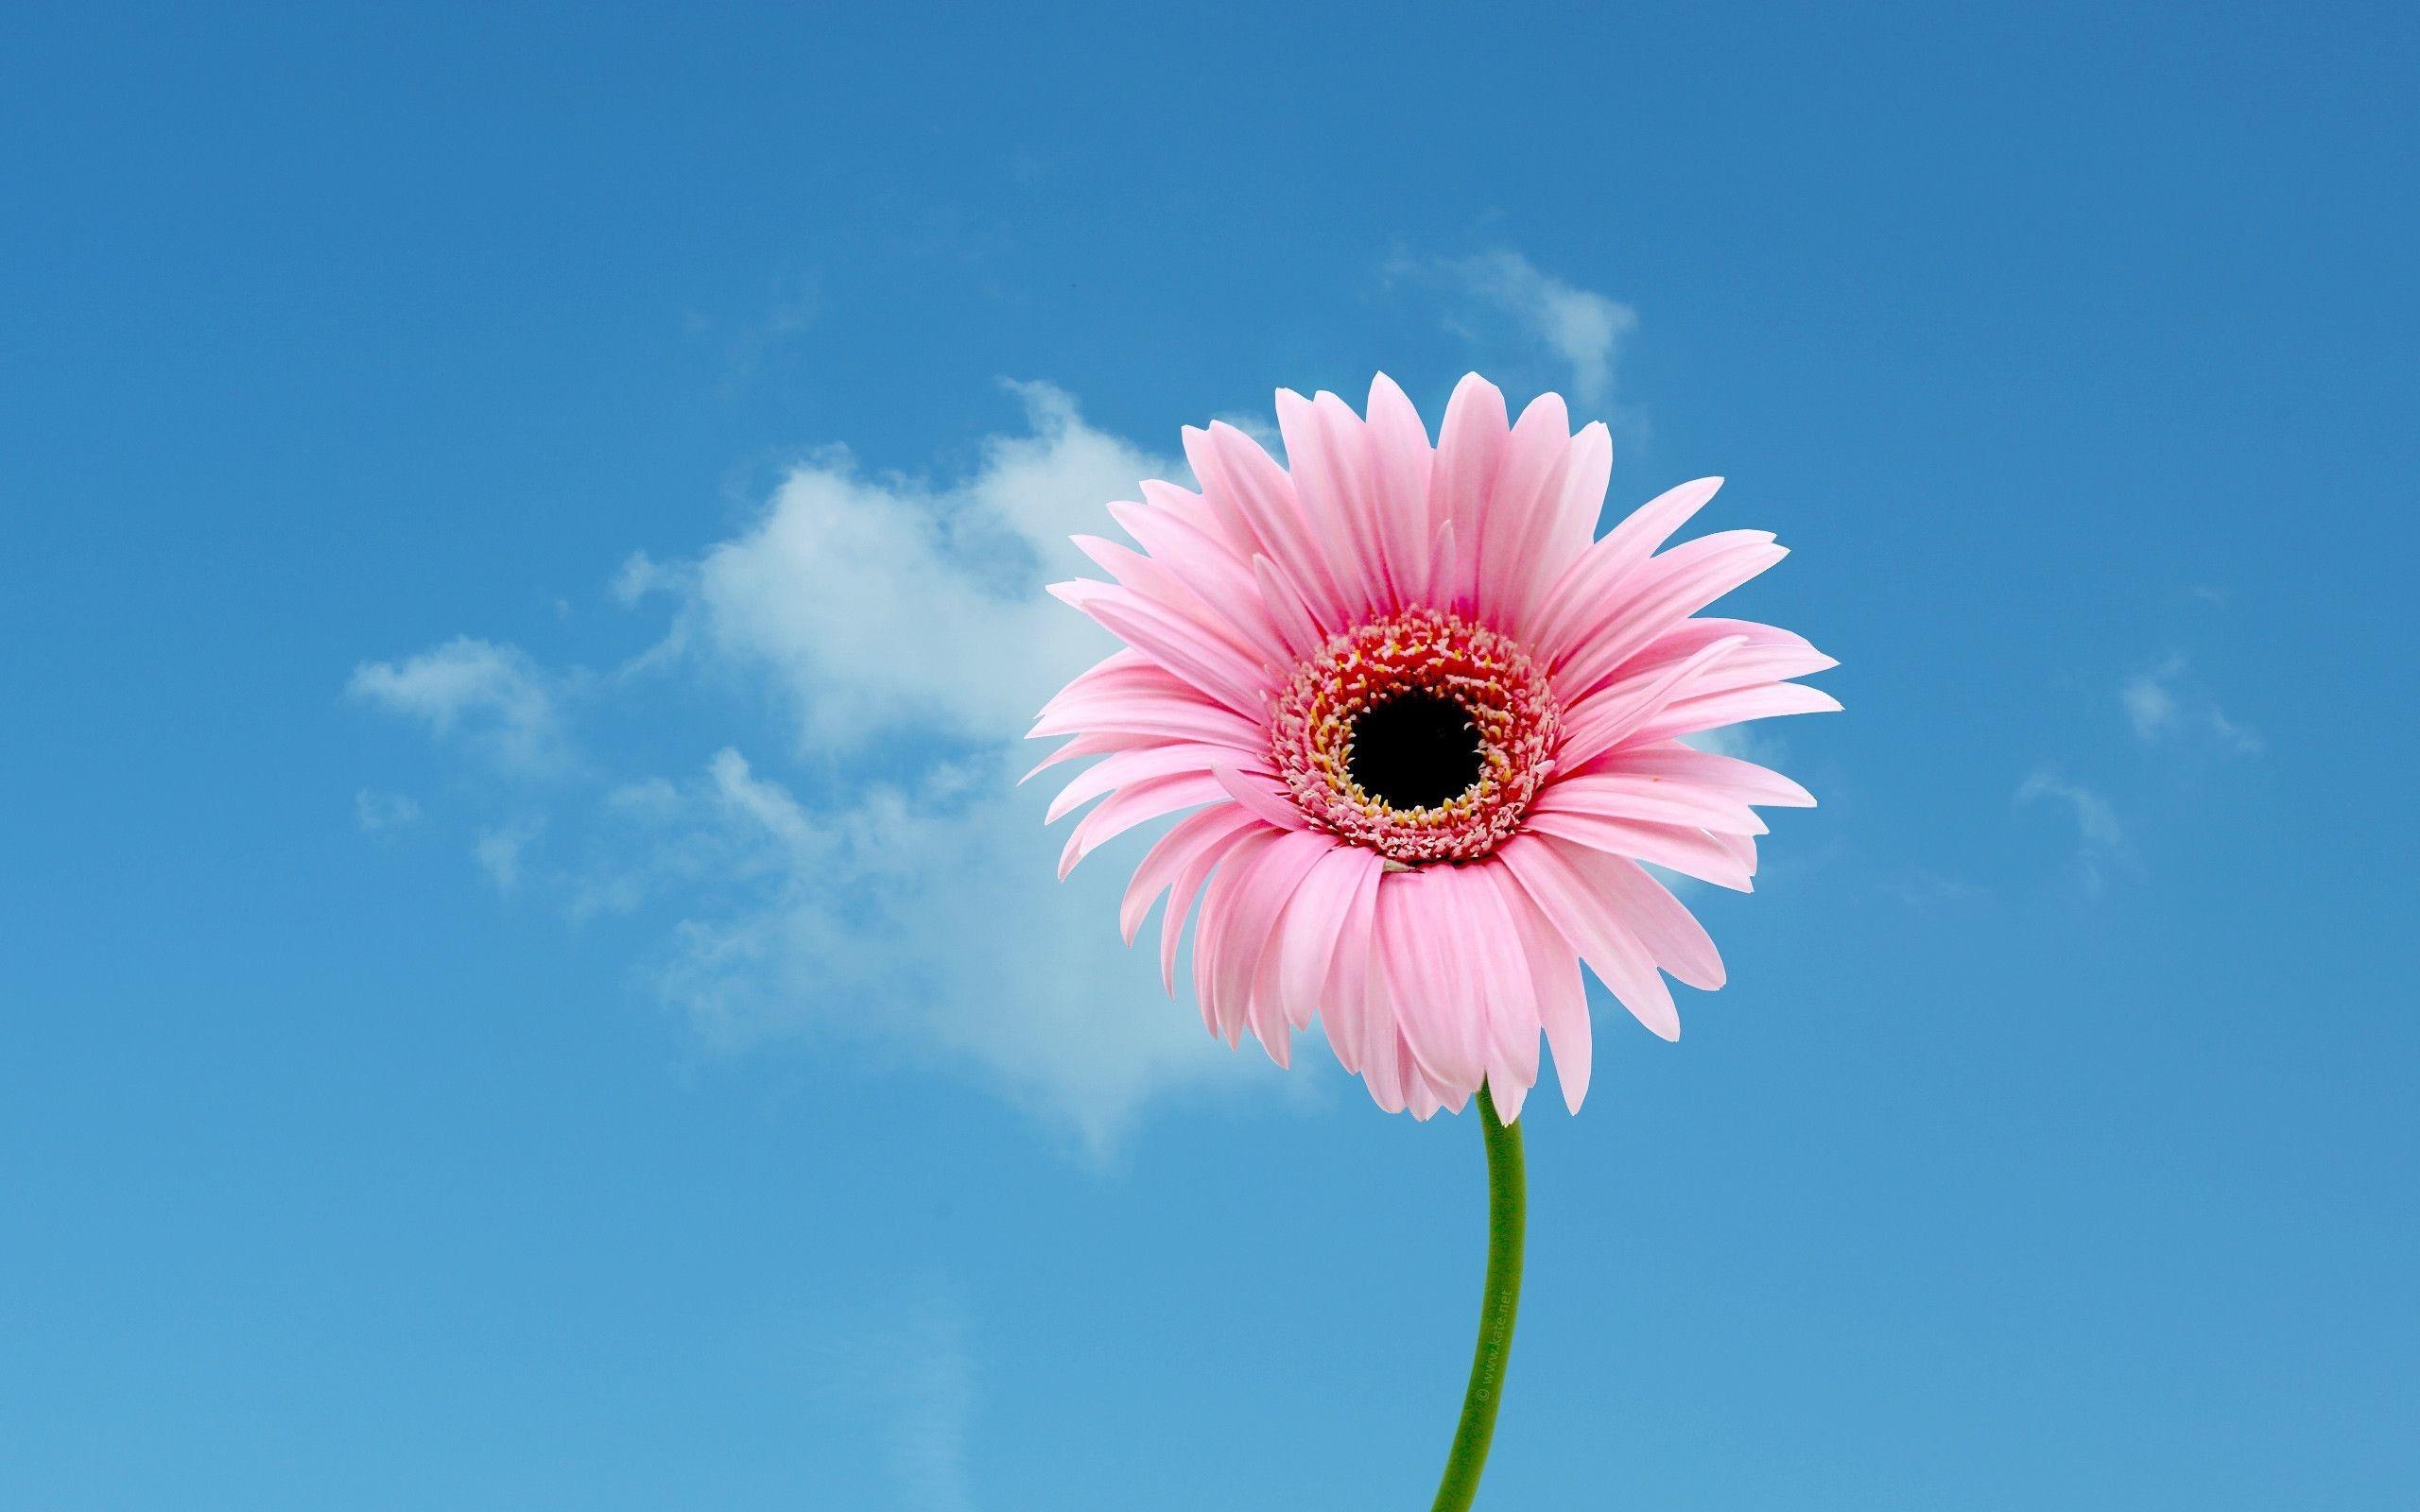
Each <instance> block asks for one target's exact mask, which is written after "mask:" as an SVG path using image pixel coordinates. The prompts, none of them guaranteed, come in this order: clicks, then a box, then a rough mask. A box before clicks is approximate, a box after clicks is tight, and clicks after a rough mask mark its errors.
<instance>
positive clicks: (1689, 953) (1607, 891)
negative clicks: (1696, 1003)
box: [1563, 846, 1723, 991]
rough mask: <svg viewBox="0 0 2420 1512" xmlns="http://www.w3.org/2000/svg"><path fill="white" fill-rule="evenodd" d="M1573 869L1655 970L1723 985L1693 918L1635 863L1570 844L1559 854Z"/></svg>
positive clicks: (1716, 955)
mask: <svg viewBox="0 0 2420 1512" xmlns="http://www.w3.org/2000/svg"><path fill="white" fill-rule="evenodd" d="M1563 856H1564V860H1565V861H1568V862H1569V863H1570V864H1571V868H1572V869H1573V870H1574V871H1576V872H1578V873H1579V874H1580V875H1581V876H1582V878H1584V879H1586V881H1587V883H1588V885H1589V886H1590V887H1591V888H1592V889H1593V890H1594V891H1595V892H1596V893H1597V894H1598V895H1599V897H1601V898H1602V899H1604V900H1605V903H1606V906H1607V907H1608V908H1609V909H1610V910H1611V911H1612V912H1614V913H1615V914H1616V915H1618V916H1619V918H1620V919H1621V920H1622V923H1623V924H1624V926H1625V927H1627V928H1628V929H1629V930H1630V932H1631V933H1632V934H1634V935H1636V936H1638V939H1639V943H1640V944H1642V945H1644V946H1646V947H1647V953H1648V954H1649V956H1650V957H1651V958H1652V959H1653V960H1654V962H1655V964H1656V965H1657V966H1660V967H1662V968H1663V969H1664V970H1665V971H1669V972H1671V973H1672V974H1673V975H1674V976H1675V977H1678V978H1679V979H1680V980H1682V981H1684V982H1686V983H1687V984H1688V985H1689V986H1691V987H1694V988H1703V989H1704V990H1706V991H1712V990H1713V989H1714V988H1719V987H1720V986H1721V985H1722V982H1723V971H1722V955H1721V953H1720V952H1719V951H1717V950H1716V949H1715V948H1714V939H1713V936H1709V935H1708V934H1706V932H1705V926H1704V925H1703V924H1701V923H1699V922H1698V920H1697V916H1696V915H1694V914H1692V913H1690V912H1689V911H1688V909H1687V908H1686V907H1685V906H1684V905H1683V904H1682V902H1681V900H1679V899H1678V898H1675V897H1673V896H1672V894H1671V892H1670V891H1669V890H1668V889H1667V888H1666V887H1665V885H1663V884H1662V883H1660V882H1657V881H1656V880H1655V879H1654V878H1653V877H1651V876H1649V875H1648V874H1647V870H1646V868H1643V867H1641V866H1640V865H1639V864H1638V863H1637V862H1635V861H1628V860H1624V859H1623V858H1622V857H1620V856H1610V855H1606V854H1605V853H1603V852H1602V851H1589V850H1584V849H1582V848H1580V847H1577V846H1574V847H1571V848H1569V849H1567V850H1565V851H1564V852H1563Z"/></svg>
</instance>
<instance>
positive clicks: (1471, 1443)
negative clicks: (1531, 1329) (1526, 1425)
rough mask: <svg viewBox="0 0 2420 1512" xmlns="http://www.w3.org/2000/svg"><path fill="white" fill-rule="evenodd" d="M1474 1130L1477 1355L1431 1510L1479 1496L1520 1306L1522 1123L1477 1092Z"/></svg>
mask: <svg viewBox="0 0 2420 1512" xmlns="http://www.w3.org/2000/svg"><path fill="white" fill-rule="evenodd" d="M1478 1119H1479V1131H1480V1132H1481V1133H1483V1134H1485V1135H1486V1136H1487V1285H1486V1291H1485V1294H1484V1295H1483V1296H1482V1297H1480V1299H1479V1309H1478V1355H1477V1357H1476V1358H1474V1359H1473V1360H1472V1361H1471V1383H1470V1385H1469V1387H1468V1388H1467V1389H1466V1390H1464V1391H1463V1393H1462V1420H1461V1422H1460V1423H1458V1424H1456V1425H1455V1428H1454V1447H1453V1448H1452V1449H1451V1450H1449V1451H1447V1452H1446V1454H1445V1478H1444V1480H1443V1482H1442V1483H1440V1484H1439V1486H1438V1487H1437V1503H1436V1505H1435V1507H1434V1508H1433V1509H1432V1512H1468V1509H1469V1507H1470V1504H1471V1501H1472V1499H1473V1498H1475V1497H1477V1496H1478V1477H1479V1472H1480V1471H1481V1470H1483V1469H1486V1468H1487V1446H1488V1444H1489V1443H1490V1442H1491V1441H1492V1440H1493V1439H1494V1438H1495V1406H1496V1403H1497V1402H1499V1401H1501V1400H1503V1398H1504V1366H1505V1364H1506V1362H1508V1361H1510V1360H1511V1359H1512V1358H1513V1314H1515V1313H1517V1312H1519V1311H1520V1307H1521V1229H1522V1223H1523V1211H1524V1209H1525V1207H1526V1205H1527V1199H1526V1198H1525V1196H1524V1194H1523V1190H1522V1179H1521V1128H1520V1125H1517V1124H1506V1123H1505V1122H1504V1121H1503V1120H1501V1119H1499V1118H1497V1117H1496V1116H1495V1098H1493V1097H1491V1096H1489V1095H1488V1091H1487V1088H1486V1087H1485V1086H1484V1085H1482V1086H1481V1087H1480V1088H1479V1090H1478Z"/></svg>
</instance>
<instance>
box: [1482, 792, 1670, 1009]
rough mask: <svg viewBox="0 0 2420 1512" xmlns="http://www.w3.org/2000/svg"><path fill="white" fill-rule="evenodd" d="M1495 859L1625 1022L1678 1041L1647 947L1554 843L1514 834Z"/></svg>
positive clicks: (1665, 994) (1664, 989)
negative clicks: (1625, 1015) (1607, 991)
mask: <svg viewBox="0 0 2420 1512" xmlns="http://www.w3.org/2000/svg"><path fill="white" fill-rule="evenodd" d="M1496 854H1497V855H1499V856H1502V857H1503V858H1504V865H1505V866H1506V867H1507V868H1510V869H1511V870H1512V873H1513V876H1514V877H1515V878H1517V879H1518V880H1519V882H1520V884H1521V886H1522V887H1523V889H1524V890H1526V891H1527V892H1528V893H1529V895H1530V901H1531V902H1535V903H1536V904H1537V905H1538V908H1539V910H1540V911H1541V912H1542V913H1544V914H1545V915H1546V916H1547V919H1550V920H1552V922H1553V924H1554V926H1555V928H1557V929H1559V930H1561V931H1562V932H1563V936H1564V938H1565V939H1568V940H1570V941H1571V942H1572V943H1573V944H1575V945H1577V946H1578V947H1579V948H1580V956H1581V959H1582V960H1584V961H1586V962H1587V963H1588V969H1589V970H1590V971H1595V972H1596V973H1597V978H1598V980H1599V981H1601V982H1603V983H1604V984H1605V986H1606V987H1607V988H1611V989H1612V991H1613V994H1614V996H1615V997H1616V998H1617V999H1619V1000H1620V1002H1621V1005H1622V1006H1623V1007H1625V1008H1628V1009H1629V1010H1630V1012H1631V1017H1633V1018H1634V1019H1636V1020H1637V1021H1638V1022H1641V1023H1643V1024H1645V1025H1646V1026H1647V1027H1648V1028H1649V1029H1650V1030H1651V1031H1652V1032H1653V1033H1654V1034H1656V1035H1657V1036H1659V1037H1660V1038H1662V1039H1666V1040H1678V1039H1679V1038H1680V1037H1681V1015H1680V1011H1679V1010H1678V1009H1677V1008H1675V1007H1674V1006H1673V1005H1672V989H1671V988H1668V987H1666V986H1665V985H1664V978H1663V977H1662V976H1660V975H1658V974H1657V973H1656V970H1655V962H1654V960H1653V958H1652V957H1651V956H1650V955H1649V954H1648V952H1647V947H1646V946H1645V945H1643V944H1641V943H1640V942H1639V938H1638V936H1636V935H1635V934H1634V933H1632V931H1631V929H1630V928H1629V926H1628V925H1627V924H1625V923H1624V922H1623V921H1622V919H1620V918H1619V917H1618V916H1617V915H1616V912H1615V910H1614V908H1613V907H1612V906H1611V905H1610V904H1609V903H1608V902H1607V901H1606V900H1604V899H1602V898H1600V897H1599V896H1598V895H1597V894H1595V893H1594V892H1592V891H1591V890H1590V889H1589V887H1588V885H1587V883H1586V881H1585V879H1584V878H1583V877H1582V875H1581V874H1580V872H1579V871H1578V870H1577V869H1576V868H1574V866H1573V864H1572V862H1571V861H1570V859H1568V857H1567V856H1566V854H1565V852H1564V851H1563V850H1562V849H1561V847H1560V846H1559V845H1558V843H1557V842H1555V841H1553V840H1551V839H1547V838H1546V837H1544V836H1541V835H1530V834H1520V835H1514V836H1513V838H1512V839H1511V840H1508V841H1506V842H1505V844H1504V846H1503V848H1502V849H1501V850H1499V851H1496Z"/></svg>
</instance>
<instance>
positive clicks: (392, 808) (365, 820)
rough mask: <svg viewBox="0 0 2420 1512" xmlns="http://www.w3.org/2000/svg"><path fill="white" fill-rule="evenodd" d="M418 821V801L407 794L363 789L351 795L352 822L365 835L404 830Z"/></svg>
mask: <svg viewBox="0 0 2420 1512" xmlns="http://www.w3.org/2000/svg"><path fill="white" fill-rule="evenodd" d="M419 820H420V801H419V800H418V799H414V798H413V797H412V796H411V795H410V794H408V793H380V792H376V791H374V790H372V789H371V788H367V787H365V788H363V789H362V790H361V791H359V792H358V793H355V794H354V795H353V822H354V824H356V825H358V826H359V827H360V828H361V829H362V830H363V831H364V832H365V833H372V834H374V833H378V832H379V831H382V830H401V829H405V828H407V827H408V826H410V825H413V824H416V823H418V822H419Z"/></svg>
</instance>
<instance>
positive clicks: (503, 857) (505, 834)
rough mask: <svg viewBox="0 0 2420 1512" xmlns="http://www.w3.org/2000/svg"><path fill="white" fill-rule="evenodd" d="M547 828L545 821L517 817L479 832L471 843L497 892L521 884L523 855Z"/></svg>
mask: <svg viewBox="0 0 2420 1512" xmlns="http://www.w3.org/2000/svg"><path fill="white" fill-rule="evenodd" d="M543 828H544V822H543V821H541V820H537V819H516V820H514V821H513V822H512V823H510V824H505V825H499V826H497V827H496V828H494V829H492V830H482V831H481V832H479V836H478V838H477V840H475V842H473V844H472V846H471V854H472V856H473V857H474V858H475V859H476V860H477V862H478V864H479V869H480V870H481V871H484V872H486V873H487V874H488V881H490V882H492V883H493V884H495V890H496V891H498V892H502V893H510V892H513V891H515V890H517V889H518V888H519V887H520V885H521V873H522V857H523V855H524V854H525V853H526V852H527V851H528V849H529V847H530V844H531V842H533V841H535V840H536V839H537V838H538V832H539V831H540V830H541V829H543Z"/></svg>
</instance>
